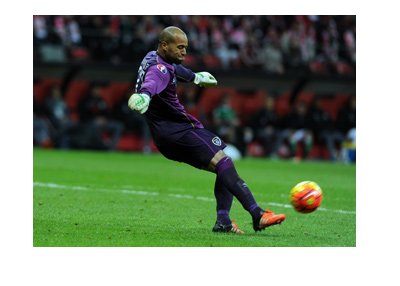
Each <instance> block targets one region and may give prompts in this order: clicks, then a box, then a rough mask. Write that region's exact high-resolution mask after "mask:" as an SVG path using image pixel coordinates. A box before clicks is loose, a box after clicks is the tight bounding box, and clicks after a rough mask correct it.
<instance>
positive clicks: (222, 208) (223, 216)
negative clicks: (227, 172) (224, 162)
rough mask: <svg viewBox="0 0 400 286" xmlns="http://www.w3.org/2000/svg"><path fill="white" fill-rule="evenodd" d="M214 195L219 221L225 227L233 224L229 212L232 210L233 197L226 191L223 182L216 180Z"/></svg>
mask: <svg viewBox="0 0 400 286" xmlns="http://www.w3.org/2000/svg"><path fill="white" fill-rule="evenodd" d="M214 195H215V199H216V200H217V221H218V222H219V223H222V224H224V225H229V224H231V219H230V217H229V211H230V210H231V206H232V202H233V195H232V194H231V193H230V192H229V191H228V190H227V189H226V187H225V185H224V184H223V183H222V182H221V180H219V179H218V177H217V179H216V180H215V186H214Z"/></svg>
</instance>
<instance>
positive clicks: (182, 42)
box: [164, 34, 188, 64]
mask: <svg viewBox="0 0 400 286" xmlns="http://www.w3.org/2000/svg"><path fill="white" fill-rule="evenodd" d="M164 47H165V49H164V51H165V57H166V60H167V61H168V62H170V63H174V64H181V63H182V62H183V61H184V60H185V56H186V49H187V47H188V39H187V37H186V35H185V34H178V35H176V36H175V41H174V42H171V43H168V44H166V45H165V46H164Z"/></svg>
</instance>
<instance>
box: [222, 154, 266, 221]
mask: <svg viewBox="0 0 400 286" xmlns="http://www.w3.org/2000/svg"><path fill="white" fill-rule="evenodd" d="M215 171H216V173H217V177H218V180H220V181H221V182H222V183H223V184H224V185H225V187H226V188H227V189H228V190H229V192H231V193H232V194H233V195H234V196H235V198H237V199H238V200H239V202H240V203H241V204H242V206H243V208H244V209H245V210H247V211H248V212H249V213H250V214H251V216H252V217H253V218H257V217H259V216H260V213H261V212H262V211H263V210H262V209H261V208H260V207H259V206H258V204H257V202H256V200H255V199H254V197H253V194H252V193H251V191H250V189H249V188H248V187H247V185H246V183H245V182H244V181H243V180H242V179H241V178H240V177H239V175H238V173H237V172H236V169H235V166H234V165H233V162H232V160H231V158H229V157H224V158H222V159H221V160H220V161H219V162H218V164H217V166H216V168H215Z"/></svg>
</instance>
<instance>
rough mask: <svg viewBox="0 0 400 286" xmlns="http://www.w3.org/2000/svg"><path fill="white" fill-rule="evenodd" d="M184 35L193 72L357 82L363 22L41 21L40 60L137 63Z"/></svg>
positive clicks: (37, 28)
mask: <svg viewBox="0 0 400 286" xmlns="http://www.w3.org/2000/svg"><path fill="white" fill-rule="evenodd" d="M169 25H175V26H179V27H181V28H182V29H183V30H184V31H185V32H186V33H187V35H188V38H189V45H190V47H189V51H188V52H189V56H188V57H187V65H189V66H191V65H192V66H196V65H197V64H199V65H202V66H204V65H205V66H210V67H219V68H223V69H245V68H248V69H260V70H264V71H265V72H268V73H272V74H284V73H288V72H291V71H297V70H300V71H301V70H305V69H307V70H310V71H312V72H315V73H327V74H332V73H333V74H335V73H339V74H354V71H355V63H356V44H355V43H356V18H355V16H349V15H347V16H332V15H324V16H316V15H308V16H282V15H281V16H279V15H278V16H262V15H255V16H250V15H246V16H239V15H233V16H228V15H224V16H214V15H207V16H199V15H192V16H178V15H173V16H166V15H164V16H149V15H146V16H116V15H114V16H104V15H101V16H95V15H90V16H83V15H80V16H67V15H62V16H57V15H53V16H46V15H34V16H33V39H34V41H33V43H34V45H33V48H34V60H37V61H45V62H67V61H83V62H111V63H116V64H117V63H132V62H135V61H138V60H140V59H141V58H142V57H143V55H144V54H145V53H146V52H147V51H148V50H151V49H155V47H156V44H157V41H158V34H159V32H160V31H161V30H162V29H163V28H164V27H165V26H169Z"/></svg>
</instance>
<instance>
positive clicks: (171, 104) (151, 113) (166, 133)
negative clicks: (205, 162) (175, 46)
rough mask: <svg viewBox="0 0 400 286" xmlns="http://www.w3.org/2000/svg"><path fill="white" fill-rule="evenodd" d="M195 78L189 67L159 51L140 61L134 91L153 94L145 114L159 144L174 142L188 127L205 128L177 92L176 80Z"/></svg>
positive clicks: (189, 80)
mask: <svg viewBox="0 0 400 286" xmlns="http://www.w3.org/2000/svg"><path fill="white" fill-rule="evenodd" d="M194 77H195V75H194V73H193V72H192V71H191V70H190V69H187V68H185V67H184V66H182V65H175V64H169V63H167V62H166V61H165V60H164V59H163V58H162V57H161V56H160V55H159V54H157V52H156V51H151V52H149V53H148V54H147V55H146V56H145V58H144V59H143V61H142V63H141V64H140V67H139V71H138V77H137V81H136V90H135V92H136V93H146V94H147V95H149V96H150V97H151V101H150V105H149V109H148V110H147V111H146V113H145V117H146V119H147V122H148V124H149V127H150V130H151V133H152V135H153V138H154V141H155V143H156V144H157V145H160V144H161V143H162V142H170V141H175V140H177V139H179V138H180V137H181V136H182V135H183V134H184V133H185V131H187V130H190V129H197V128H204V127H203V125H202V124H201V123H200V121H198V120H197V119H196V118H195V117H194V116H192V115H190V114H188V113H187V112H186V110H185V108H184V107H183V105H182V104H181V103H180V102H179V99H178V96H177V94H176V86H177V79H178V80H180V81H186V82H191V81H193V79H194Z"/></svg>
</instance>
